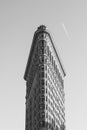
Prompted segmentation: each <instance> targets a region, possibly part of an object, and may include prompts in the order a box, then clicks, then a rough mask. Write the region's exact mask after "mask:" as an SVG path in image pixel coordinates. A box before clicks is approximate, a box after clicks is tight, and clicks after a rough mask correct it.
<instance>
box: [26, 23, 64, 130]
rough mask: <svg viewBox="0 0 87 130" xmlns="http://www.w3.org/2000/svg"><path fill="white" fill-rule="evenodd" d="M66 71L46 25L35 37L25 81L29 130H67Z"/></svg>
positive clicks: (38, 30) (39, 29)
mask: <svg viewBox="0 0 87 130" xmlns="http://www.w3.org/2000/svg"><path fill="white" fill-rule="evenodd" d="M65 76H66V73H65V71H64V68H63V65H62V63H61V60H60V58H59V56H58V53H57V51H56V48H55V46H54V43H53V41H52V39H51V35H50V34H49V32H48V31H47V29H46V27H45V26H44V25H41V26H40V27H38V29H37V31H36V32H35V33H34V37H33V41H32V46H31V50H30V55H29V58H28V62H27V66H26V70H25V74H24V79H25V80H26V130H64V128H65V107H64V101H65V93H64V77H65Z"/></svg>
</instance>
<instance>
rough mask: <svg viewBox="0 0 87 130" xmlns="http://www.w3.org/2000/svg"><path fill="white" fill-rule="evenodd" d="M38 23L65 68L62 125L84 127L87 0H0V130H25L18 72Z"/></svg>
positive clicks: (22, 86) (21, 72)
mask: <svg viewBox="0 0 87 130" xmlns="http://www.w3.org/2000/svg"><path fill="white" fill-rule="evenodd" d="M42 24H44V25H46V26H47V29H48V30H49V32H50V33H51V35H52V38H53V42H54V44H55V46H56V48H57V52H58V54H59V55H60V57H61V60H62V63H63V66H64V69H65V71H66V77H65V78H64V83H65V84H64V85H65V86H64V89H65V113H66V129H67V130H82V129H84V130H86V129H87V1H86V0H44V1H43V0H0V130H24V129H25V94H26V82H25V81H24V79H23V76H24V72H25V67H26V63H27V59H28V55H29V51H30V46H31V43H32V39H33V34H34V32H35V31H36V29H37V27H38V26H39V25H42Z"/></svg>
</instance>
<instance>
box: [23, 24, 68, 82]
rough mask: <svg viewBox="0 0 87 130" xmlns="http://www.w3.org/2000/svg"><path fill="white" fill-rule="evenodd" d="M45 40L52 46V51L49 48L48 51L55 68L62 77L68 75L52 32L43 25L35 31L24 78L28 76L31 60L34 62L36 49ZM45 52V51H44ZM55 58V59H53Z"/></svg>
mask: <svg viewBox="0 0 87 130" xmlns="http://www.w3.org/2000/svg"><path fill="white" fill-rule="evenodd" d="M41 40H44V41H46V43H47V44H48V46H50V48H51V52H50V54H49V49H48V48H47V49H48V50H47V53H48V54H49V56H50V58H51V61H52V63H53V66H54V67H55V70H56V71H58V70H59V72H60V74H61V76H62V77H65V76H66V73H65V70H64V68H63V65H62V63H61V60H60V57H59V55H58V52H57V51H56V48H55V46H54V43H53V41H52V38H51V35H50V33H49V32H48V31H47V29H46V26H44V25H41V26H39V27H38V29H37V31H36V32H35V33H34V37H33V41H32V46H31V50H30V55H29V58H28V62H27V66H26V70H25V74H24V79H25V80H27V77H28V73H29V70H30V66H31V62H32V59H33V58H32V57H33V55H34V50H35V48H36V46H37V44H41V43H40V41H41ZM44 53H45V52H44ZM51 54H53V55H52V56H51ZM53 58H54V61H53ZM55 61H56V62H57V64H56V65H55Z"/></svg>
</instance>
